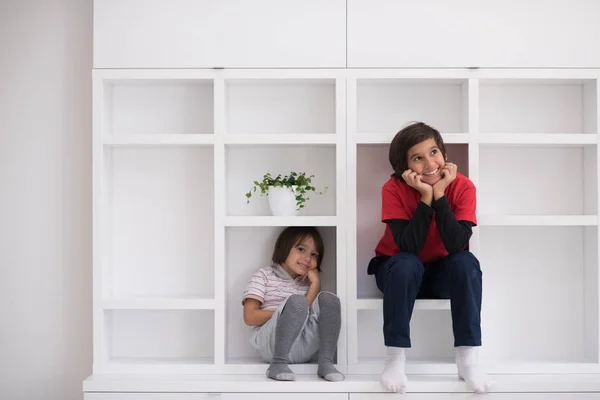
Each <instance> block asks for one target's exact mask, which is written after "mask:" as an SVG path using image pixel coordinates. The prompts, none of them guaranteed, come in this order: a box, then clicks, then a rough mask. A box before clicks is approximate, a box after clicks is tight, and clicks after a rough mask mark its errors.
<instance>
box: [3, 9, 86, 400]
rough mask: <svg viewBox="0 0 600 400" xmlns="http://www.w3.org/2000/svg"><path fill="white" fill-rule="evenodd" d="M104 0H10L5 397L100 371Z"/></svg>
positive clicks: (47, 398)
mask: <svg viewBox="0 0 600 400" xmlns="http://www.w3.org/2000/svg"><path fill="white" fill-rule="evenodd" d="M91 68H92V0H0V399H3V400H20V399H27V400H29V399H31V400H34V399H35V400H42V399H43V400H71V399H81V398H83V396H82V394H81V382H82V380H83V379H84V378H85V377H86V376H87V375H89V374H90V373H91V362H92V348H91V341H92V318H91V311H92V309H91V301H92V291H91V288H92V283H91V239H92V238H91V232H92V230H91V79H90V76H91Z"/></svg>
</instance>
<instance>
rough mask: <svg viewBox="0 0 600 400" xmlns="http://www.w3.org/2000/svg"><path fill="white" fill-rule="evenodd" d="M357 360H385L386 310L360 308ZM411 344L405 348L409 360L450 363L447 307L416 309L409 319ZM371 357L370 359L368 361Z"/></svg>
mask: <svg viewBox="0 0 600 400" xmlns="http://www.w3.org/2000/svg"><path fill="white" fill-rule="evenodd" d="M357 315H358V319H357V327H358V341H357V343H358V363H359V364H363V363H369V362H371V363H372V362H380V363H381V366H383V362H384V360H385V357H386V347H385V344H384V340H383V312H382V311H381V310H358V311H357ZM410 332H411V333H410V336H411V344H412V347H411V348H409V349H407V350H406V359H407V361H408V360H410V362H412V363H415V362H420V363H421V362H427V363H448V362H452V361H453V360H454V336H453V335H452V318H451V315H450V313H449V312H448V311H447V310H429V311H427V312H414V313H413V315H412V319H411V322H410ZM369 360H370V361H369Z"/></svg>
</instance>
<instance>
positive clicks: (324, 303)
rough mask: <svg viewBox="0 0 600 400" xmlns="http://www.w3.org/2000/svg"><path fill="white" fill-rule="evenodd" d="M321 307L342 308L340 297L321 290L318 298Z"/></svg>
mask: <svg viewBox="0 0 600 400" xmlns="http://www.w3.org/2000/svg"><path fill="white" fill-rule="evenodd" d="M317 301H318V302H319V307H320V308H327V307H328V308H337V309H339V308H341V302H340V299H339V297H337V296H336V295H335V294H333V293H331V292H321V293H319V297H318V298H317Z"/></svg>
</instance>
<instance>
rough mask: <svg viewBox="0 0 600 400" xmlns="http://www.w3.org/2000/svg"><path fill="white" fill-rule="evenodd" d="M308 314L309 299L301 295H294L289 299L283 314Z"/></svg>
mask: <svg viewBox="0 0 600 400" xmlns="http://www.w3.org/2000/svg"><path fill="white" fill-rule="evenodd" d="M288 311H289V312H293V313H294V314H298V313H303V312H304V313H308V299H307V298H306V296H302V295H300V294H293V295H291V296H290V297H288V298H287V300H286V302H285V305H284V306H283V310H282V312H288Z"/></svg>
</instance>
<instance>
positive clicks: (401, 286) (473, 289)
mask: <svg viewBox="0 0 600 400" xmlns="http://www.w3.org/2000/svg"><path fill="white" fill-rule="evenodd" d="M375 279H376V282H377V287H378V288H379V290H381V292H382V293H383V336H384V339H385V345H386V346H388V347H389V346H391V347H411V344H410V319H411V316H412V312H413V307H414V305H415V300H416V299H417V298H419V299H450V306H451V313H452V331H453V332H454V346H481V290H482V273H481V268H480V266H479V261H478V260H477V258H476V257H475V256H474V255H473V254H472V253H471V252H469V251H460V252H457V253H453V254H450V255H449V256H447V257H446V258H444V259H441V260H439V261H434V262H430V263H425V264H423V262H421V260H420V259H419V258H418V257H417V256H415V255H414V254H410V253H399V254H397V255H395V256H394V257H392V258H390V259H389V260H388V261H386V262H384V263H383V264H381V265H380V266H379V267H378V268H377V271H376V272H375Z"/></svg>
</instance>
